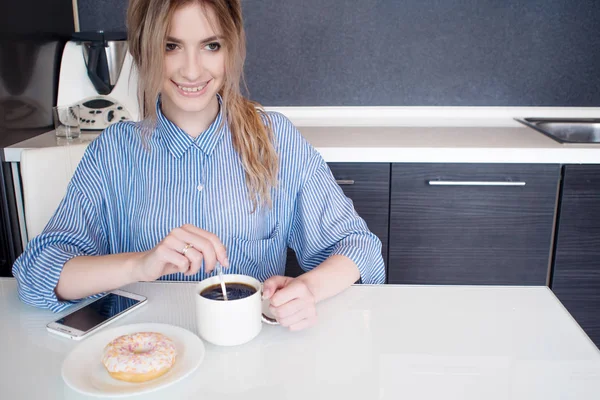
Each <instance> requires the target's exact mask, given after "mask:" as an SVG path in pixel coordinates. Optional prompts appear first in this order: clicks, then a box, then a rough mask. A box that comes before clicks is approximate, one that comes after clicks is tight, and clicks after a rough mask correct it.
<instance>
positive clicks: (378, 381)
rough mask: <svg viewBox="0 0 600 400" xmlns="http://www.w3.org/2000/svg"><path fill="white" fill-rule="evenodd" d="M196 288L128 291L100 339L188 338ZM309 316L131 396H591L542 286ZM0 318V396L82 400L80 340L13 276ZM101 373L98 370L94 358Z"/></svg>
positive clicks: (384, 300) (596, 374)
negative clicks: (139, 334) (77, 371)
mask: <svg viewBox="0 0 600 400" xmlns="http://www.w3.org/2000/svg"><path fill="white" fill-rule="evenodd" d="M194 288H195V285H194V284H193V283H156V282H155V283H140V284H134V285H130V286H128V287H126V288H125V289H127V290H129V291H132V292H135V293H140V294H143V295H145V296H147V297H148V304H147V305H146V306H144V307H142V308H140V309H139V310H137V311H134V312H133V313H131V314H129V315H127V316H125V317H123V318H122V319H120V320H118V321H115V322H114V323H113V324H111V325H110V326H108V327H106V328H104V329H102V330H101V331H100V332H106V331H107V330H108V329H111V328H115V327H119V326H124V325H128V324H132V323H145V322H158V323H166V324H172V325H176V326H179V327H182V328H184V329H187V330H189V331H191V332H192V333H194V334H195V333H196V326H195V324H196V322H195V313H194V311H193V310H194V298H193V296H194ZM317 312H318V314H319V322H318V324H317V325H316V326H315V327H313V328H311V329H308V330H305V331H302V332H295V333H292V332H289V331H287V330H286V329H284V328H282V327H278V326H264V327H263V330H262V332H261V333H260V334H259V336H258V337H257V338H255V339H254V340H252V341H251V342H249V343H247V344H244V345H241V346H235V347H229V348H228V347H218V346H214V345H211V344H209V343H206V342H205V347H206V354H205V357H204V360H203V362H202V363H201V365H200V366H199V368H198V369H197V370H196V371H194V372H193V373H192V374H191V375H190V376H188V377H186V378H185V379H183V380H182V381H180V382H178V383H175V384H174V385H172V386H169V387H167V388H163V389H159V390H158V391H156V392H152V393H148V394H146V395H140V396H136V397H135V398H136V399H140V400H146V399H165V398H174V399H212V398H214V399H217V398H218V399H245V400H252V399H260V400H269V399H289V400H296V399H297V400H306V399H327V398H332V399H347V400H352V399H356V400H365V399H381V400H386V399H432V400H434V399H435V400H437V399H442V398H443V399H448V400H451V399H460V400H470V399H473V400H475V399H476V400H480V399H486V400H495V399H498V400H507V399H511V400H538V399H539V400H541V399H543V400H553V399H556V400H558V399H560V400H562V399H577V400H596V399H598V398H600V352H599V351H598V349H597V348H596V347H595V346H594V344H593V343H592V342H591V341H590V340H589V338H588V337H587V336H586V335H585V334H584V332H583V331H582V330H581V328H580V327H579V326H578V325H577V324H576V323H575V321H574V320H573V318H571V316H570V315H569V314H568V313H567V312H566V310H565V309H564V307H563V306H562V305H561V304H560V302H559V301H558V300H557V299H556V297H555V296H554V294H553V293H552V292H551V291H550V290H549V289H548V288H546V287H497V286H481V287H479V286H404V285H381V286H368V285H357V286H352V287H350V288H349V289H348V290H346V291H344V292H343V293H341V294H340V295H338V296H336V297H334V298H332V299H329V300H327V301H325V302H323V303H321V304H319V305H318V307H317ZM0 318H1V319H2V324H0V351H1V353H2V360H1V361H0V388H1V392H2V396H3V397H6V398H14V399H38V398H40V399H41V398H44V399H73V400H78V399H88V398H91V397H88V396H85V395H82V394H80V393H78V392H76V391H74V390H73V389H71V388H70V387H68V386H66V384H64V383H63V380H62V378H61V366H62V363H63V361H64V360H65V358H66V356H67V354H68V353H69V352H70V351H71V350H72V349H74V348H75V347H76V346H77V345H79V343H78V342H75V341H72V340H70V339H65V338H62V337H59V336H55V335H52V334H50V333H48V332H46V329H45V325H46V324H47V323H48V322H50V321H53V320H55V319H57V318H58V315H54V314H52V313H51V312H49V311H45V310H39V309H35V308H32V307H29V306H26V305H24V304H23V303H21V302H20V301H19V300H18V298H17V293H16V283H15V281H14V280H13V279H6V278H5V279H0ZM81 343H82V344H83V343H85V340H84V341H83V342H81ZM98 366H99V368H98V369H97V370H98V371H99V373H106V372H105V371H104V370H103V369H102V367H101V366H100V357H98ZM89 373H90V374H95V373H97V372H96V370H95V369H93V368H90V370H89ZM90 379H92V378H91V377H90ZM97 379H100V378H97ZM106 379H109V378H106ZM159 379H160V378H159ZM32 382H35V384H32Z"/></svg>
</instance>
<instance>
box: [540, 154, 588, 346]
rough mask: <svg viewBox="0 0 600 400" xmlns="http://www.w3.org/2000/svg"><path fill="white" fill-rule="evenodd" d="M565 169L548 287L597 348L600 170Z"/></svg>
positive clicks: (578, 166) (575, 167)
mask: <svg viewBox="0 0 600 400" xmlns="http://www.w3.org/2000/svg"><path fill="white" fill-rule="evenodd" d="M564 169H565V170H564V179H563V188H562V197H561V202H560V204H561V206H560V214H559V220H558V229H557V237H556V251H555V257H554V271H553V276H552V286H551V287H552V291H553V292H554V294H556V296H557V297H558V299H559V300H560V301H561V302H562V303H563V304H564V306H565V307H566V308H567V310H569V312H570V313H571V315H572V316H573V317H574V318H575V320H577V322H578V323H579V325H581V327H582V328H583V329H584V330H585V332H586V333H587V334H588V336H589V337H590V338H591V339H592V340H593V341H594V343H596V346H598V347H600V166H598V165H567V166H565V167H564Z"/></svg>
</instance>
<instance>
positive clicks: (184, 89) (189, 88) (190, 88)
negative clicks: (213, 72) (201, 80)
mask: <svg viewBox="0 0 600 400" xmlns="http://www.w3.org/2000/svg"><path fill="white" fill-rule="evenodd" d="M177 87H178V88H179V89H181V90H183V91H184V92H188V93H194V92H198V91H200V90H202V89H204V88H205V87H206V83H205V84H204V85H202V86H197V87H183V86H179V85H177Z"/></svg>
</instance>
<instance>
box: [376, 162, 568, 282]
mask: <svg viewBox="0 0 600 400" xmlns="http://www.w3.org/2000/svg"><path fill="white" fill-rule="evenodd" d="M559 179H560V166H559V165H543V164H526V165H524V164H437V163H436V164H431V163H422V164H393V165H392V187H391V204H390V255H389V266H388V271H389V274H388V282H389V283H405V284H456V285H468V284H490V285H492V284H494V285H496V284H499V285H545V284H546V282H547V277H548V271H549V265H550V255H551V242H552V236H553V228H554V214H555V206H556V202H557V193H558V185H559Z"/></svg>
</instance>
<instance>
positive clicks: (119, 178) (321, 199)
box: [13, 103, 385, 311]
mask: <svg viewBox="0 0 600 400" xmlns="http://www.w3.org/2000/svg"><path fill="white" fill-rule="evenodd" d="M157 112H158V119H157V125H156V128H155V130H154V132H153V133H152V134H151V135H149V136H146V137H142V135H141V133H140V129H139V128H140V126H141V125H140V124H139V123H134V122H119V123H117V124H114V125H111V126H110V127H108V128H107V129H106V130H105V131H104V132H103V133H102V134H101V135H99V136H98V138H97V139H96V140H94V141H93V142H92V143H91V144H90V145H89V146H88V148H87V150H86V152H85V154H84V156H83V158H82V160H81V162H80V163H79V165H78V167H77V169H76V171H75V174H74V175H73V178H72V179H71V182H70V183H69V186H68V189H67V193H66V195H65V197H64V199H63V200H62V202H61V203H60V205H59V207H58V209H57V210H56V212H55V214H54V216H53V217H52V218H51V220H50V221H49V222H48V225H47V226H46V228H45V229H44V231H43V232H42V233H41V234H40V235H39V236H37V237H35V238H34V239H32V240H31V242H30V243H29V244H28V246H27V248H26V250H25V252H24V253H23V254H22V255H21V256H20V257H19V258H18V259H17V261H16V262H15V264H14V266H13V274H14V275H15V277H16V278H17V281H18V287H19V296H20V297H21V299H22V300H23V301H24V302H26V303H28V304H32V305H35V306H38V307H44V308H50V309H51V310H54V311H60V310H62V309H64V308H65V307H67V306H68V305H70V304H71V302H61V301H58V299H57V298H56V294H55V292H54V289H55V287H56V285H57V282H58V279H59V276H60V272H61V270H62V267H63V265H64V264H65V263H66V262H67V261H69V260H70V259H71V258H73V257H77V256H81V255H106V254H114V253H124V252H143V251H147V250H150V249H152V248H153V247H154V246H156V245H157V244H158V243H159V242H160V241H161V240H162V239H163V238H164V237H165V236H166V235H167V234H168V233H169V232H170V231H171V230H172V229H173V228H175V227H179V226H182V225H184V224H193V225H195V226H197V227H199V228H201V229H204V230H206V231H209V232H212V233H214V234H215V235H217V236H218V237H219V238H220V239H221V241H222V242H223V244H224V245H225V248H226V249H227V255H228V258H229V262H230V268H228V269H227V272H228V273H241V274H246V275H251V276H254V277H255V278H257V279H258V280H260V281H264V280H266V279H267V278H269V277H270V276H273V275H283V274H284V272H285V264H286V254H287V248H288V247H290V248H292V249H294V251H295V252H296V255H297V257H298V261H299V263H300V266H301V267H302V268H303V269H304V270H305V271H308V270H310V269H312V268H314V267H315V266H317V265H319V264H320V263H322V262H323V261H324V260H325V259H326V258H328V257H329V256H331V255H334V254H341V255H344V256H347V257H349V258H350V259H352V260H353V261H354V263H355V264H356V265H357V266H358V269H359V270H360V275H361V280H362V282H363V283H383V282H384V281H385V268H384V264H383V258H382V256H381V242H380V240H379V239H378V238H377V237H376V236H375V235H374V234H373V233H371V232H370V231H369V229H368V228H367V225H366V223H365V222H364V220H363V219H361V218H360V217H359V216H358V214H357V213H356V212H355V210H354V207H353V204H352V201H351V200H350V199H348V198H347V197H346V196H345V195H344V193H343V191H342V190H341V189H340V187H339V186H338V185H337V183H336V181H335V179H334V177H333V175H332V174H331V171H330V169H329V167H328V165H327V164H326V163H325V161H324V160H323V158H322V157H321V156H320V154H319V153H318V152H317V151H316V150H315V149H314V148H313V147H312V146H311V145H310V144H309V143H308V142H307V141H306V140H305V139H304V138H303V137H302V135H301V134H300V133H299V132H298V130H297V129H296V128H295V127H294V125H293V124H292V123H291V122H290V121H289V120H288V119H287V118H286V117H284V116H283V115H281V114H279V113H271V112H270V113H269V116H270V118H271V120H272V122H273V128H274V138H275V147H276V150H277V153H278V155H279V175H278V185H277V187H276V188H274V189H273V190H272V192H271V193H272V207H271V208H266V207H262V208H259V209H258V210H257V211H255V212H254V213H251V212H250V211H251V210H252V203H251V200H250V197H249V195H248V191H247V187H246V182H245V173H244V168H243V165H242V162H241V159H240V157H239V155H238V154H237V152H236V151H235V150H234V148H233V144H232V137H231V132H230V130H229V128H228V126H227V124H226V123H225V124H223V126H222V127H221V128H219V127H220V124H221V121H222V119H223V118H224V117H223V115H222V114H221V112H219V114H218V115H217V118H216V119H215V121H214V122H213V123H212V124H211V125H210V126H209V127H208V128H207V129H206V131H204V132H203V133H202V134H200V135H199V136H198V137H197V138H192V137H190V136H189V135H187V134H186V133H185V132H184V131H182V130H181V129H180V128H179V127H177V126H176V125H175V124H173V123H172V122H171V121H169V120H168V119H167V118H166V117H165V116H164V115H163V114H162V113H161V111H160V104H159V103H158V104H157ZM204 278H205V274H204V271H203V270H202V269H201V270H200V271H199V272H198V273H197V274H196V275H193V276H184V275H183V274H181V273H177V274H171V275H166V276H163V277H162V278H160V279H164V280H182V281H187V280H202V279H204Z"/></svg>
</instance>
